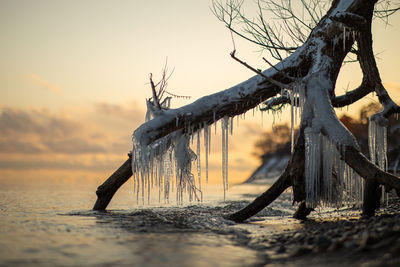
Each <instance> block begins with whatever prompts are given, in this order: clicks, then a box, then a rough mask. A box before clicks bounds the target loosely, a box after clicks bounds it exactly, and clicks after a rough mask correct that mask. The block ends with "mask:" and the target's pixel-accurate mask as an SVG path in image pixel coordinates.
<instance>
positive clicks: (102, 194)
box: [93, 157, 132, 210]
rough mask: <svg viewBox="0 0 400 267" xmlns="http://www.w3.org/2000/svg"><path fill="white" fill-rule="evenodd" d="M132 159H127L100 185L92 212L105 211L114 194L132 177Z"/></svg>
mask: <svg viewBox="0 0 400 267" xmlns="http://www.w3.org/2000/svg"><path fill="white" fill-rule="evenodd" d="M131 164H132V158H131V157H129V159H127V160H126V161H125V162H124V163H123V164H122V165H121V167H119V168H118V170H116V171H115V172H114V173H113V174H112V175H111V176H110V177H109V178H108V179H107V180H106V181H105V182H104V183H103V184H102V185H100V186H99V187H98V188H97V191H96V195H97V201H96V203H95V204H94V206H93V210H105V209H106V208H107V206H108V204H109V203H110V201H111V199H112V197H113V196H114V194H115V192H117V190H118V189H119V188H120V187H121V186H122V185H123V184H124V183H125V182H126V181H128V180H129V178H130V177H131V176H132V165H131Z"/></svg>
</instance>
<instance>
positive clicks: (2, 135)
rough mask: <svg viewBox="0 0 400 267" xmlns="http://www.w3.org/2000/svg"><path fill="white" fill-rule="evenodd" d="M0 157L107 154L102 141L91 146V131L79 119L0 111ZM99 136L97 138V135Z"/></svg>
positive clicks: (26, 111)
mask: <svg viewBox="0 0 400 267" xmlns="http://www.w3.org/2000/svg"><path fill="white" fill-rule="evenodd" d="M0 112H1V113H0V153H29V154H35V153H39V154H41V153H61V154H83V153H100V152H104V151H106V149H105V148H104V146H103V142H101V141H102V140H96V142H93V141H92V140H91V139H90V136H93V135H95V134H89V132H90V129H87V127H85V126H84V122H81V121H79V120H78V119H75V120H74V119H70V118H67V117H65V116H62V115H56V114H53V113H51V112H50V111H48V110H46V109H43V110H23V109H16V108H2V109H0ZM98 135H100V134H98Z"/></svg>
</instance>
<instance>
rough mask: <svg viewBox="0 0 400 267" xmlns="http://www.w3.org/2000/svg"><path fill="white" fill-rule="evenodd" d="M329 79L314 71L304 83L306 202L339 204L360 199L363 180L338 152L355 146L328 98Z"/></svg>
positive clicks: (338, 205) (327, 204)
mask: <svg viewBox="0 0 400 267" xmlns="http://www.w3.org/2000/svg"><path fill="white" fill-rule="evenodd" d="M330 88H332V84H331V83H330V81H329V78H327V77H324V75H321V74H318V73H316V74H315V75H313V77H312V79H310V80H309V81H308V83H307V99H306V101H307V104H306V105H305V107H304V111H303V118H302V119H304V120H307V121H308V122H309V126H308V127H306V128H305V130H304V135H305V173H304V174H305V181H306V204H307V206H308V207H311V208H314V207H316V206H317V205H322V206H332V207H340V206H342V205H354V204H355V205H359V204H360V203H361V202H362V192H363V181H362V179H361V178H360V177H359V175H357V174H356V173H355V172H354V171H353V170H352V169H351V168H350V167H349V166H348V165H347V164H346V163H345V162H344V159H342V158H341V157H340V155H345V151H344V148H345V147H346V146H353V147H356V148H358V145H357V143H356V141H355V139H354V137H353V136H352V135H351V134H350V133H349V132H348V130H347V129H346V128H345V127H344V126H343V125H342V124H341V122H340V121H339V120H338V118H337V117H336V115H335V112H334V110H333V107H332V105H331V103H330V101H329V97H328V96H329V89H330Z"/></svg>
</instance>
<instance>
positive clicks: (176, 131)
mask: <svg viewBox="0 0 400 267" xmlns="http://www.w3.org/2000/svg"><path fill="white" fill-rule="evenodd" d="M298 2H299V3H300V7H299V6H297V5H294V4H292V1H290V0H282V1H266V0H265V1H261V0H260V1H258V7H259V11H260V12H259V17H258V18H257V19H254V20H251V19H248V18H246V17H245V16H244V15H243V13H242V11H241V8H240V7H241V1H234V0H228V2H226V3H220V2H214V5H213V7H214V8H213V11H214V13H215V15H216V16H217V17H218V18H219V19H220V20H221V21H223V22H224V23H225V24H226V26H227V27H228V28H229V29H230V30H231V31H232V32H233V33H236V34H238V35H240V36H242V37H244V38H246V39H248V40H249V41H252V42H255V43H257V44H259V45H260V46H261V47H262V48H263V49H265V50H266V51H267V52H269V53H270V55H271V57H273V58H275V59H276V60H278V61H279V62H278V63H277V64H275V65H273V64H271V63H270V62H269V61H268V60H266V62H267V63H268V64H270V67H269V68H268V69H267V70H265V71H259V70H257V69H255V68H252V67H251V66H249V65H247V64H246V63H245V62H243V61H242V60H241V59H239V58H237V57H236V55H235V51H233V52H232V54H231V55H232V57H233V58H234V59H235V60H237V61H238V62H240V63H241V64H243V65H244V66H245V67H247V68H250V69H252V70H253V71H254V72H256V75H255V76H254V77H252V78H250V79H249V80H247V81H244V82H242V83H240V84H238V85H235V86H233V87H231V88H229V89H226V90H224V91H220V92H218V93H215V94H212V95H209V96H205V97H203V98H200V99H198V100H196V101H195V102H193V103H191V104H188V105H186V106H183V107H180V108H177V109H163V108H162V107H161V105H160V104H157V96H153V99H152V101H153V102H152V103H153V106H156V108H157V112H156V113H157V114H156V116H154V117H153V118H152V119H151V120H149V121H147V122H145V123H144V124H142V125H141V126H140V127H138V128H137V129H136V130H135V131H134V133H133V143H134V146H133V150H132V153H131V154H130V158H129V159H128V160H127V161H126V162H125V163H124V164H123V165H122V166H121V167H120V168H119V169H118V170H117V171H116V172H115V173H114V174H113V175H112V176H111V177H110V178H109V179H108V180H107V181H106V182H105V183H104V184H103V185H101V186H100V187H99V188H98V190H97V192H96V193H97V195H98V200H97V202H96V204H95V206H94V209H96V210H101V209H105V208H106V206H107V205H108V203H109V201H110V200H111V198H112V196H113V195H114V193H115V192H116V190H118V188H119V187H120V186H121V185H122V184H123V183H124V182H125V181H126V180H128V179H129V177H130V176H131V175H132V170H133V174H134V177H135V179H136V182H137V185H138V187H140V188H142V190H144V189H143V188H144V187H145V186H148V185H149V183H150V181H151V179H153V178H154V176H157V177H159V179H160V177H161V176H162V177H164V178H163V179H164V180H162V181H163V182H164V184H165V185H166V183H165V181H166V180H165V179H166V178H165V177H169V176H168V175H169V174H167V176H165V171H164V170H165V168H166V169H167V172H171V170H173V171H174V172H175V179H177V180H176V181H177V182H180V181H182V180H180V179H181V176H180V174H181V173H182V172H184V171H185V170H187V168H186V167H184V166H187V165H184V166H181V165H180V164H179V162H180V161H182V160H184V159H185V157H183V158H182V155H183V156H185V155H184V154H185V153H183V154H180V155H179V153H176V151H178V150H179V144H184V143H185V142H183V143H180V142H177V141H176V140H178V139H179V138H184V140H188V139H190V138H197V140H200V133H203V134H204V143H205V144H206V148H207V147H208V142H209V138H210V128H211V127H210V126H211V125H212V124H215V123H216V122H217V121H219V120H221V125H222V129H223V132H222V136H223V137H222V138H223V142H222V143H223V150H224V152H223V158H224V164H223V165H224V166H223V169H224V170H225V171H224V173H223V176H224V177H225V175H226V173H227V171H228V170H227V169H226V161H227V156H228V155H227V152H226V151H227V143H228V142H227V140H228V136H229V129H230V127H231V125H232V118H233V117H235V116H238V115H241V114H243V113H244V112H246V111H248V110H250V109H252V108H255V107H257V106H259V105H263V109H270V108H273V107H276V106H279V105H284V104H288V105H290V106H291V110H292V117H293V119H292V124H293V122H294V121H295V120H296V116H297V117H299V118H300V119H299V120H300V124H299V134H298V137H297V138H296V139H294V137H292V138H291V140H292V149H291V158H290V160H289V163H288V165H287V167H286V169H285V171H284V172H283V173H282V175H281V176H280V177H279V178H278V179H277V181H276V182H275V183H274V184H273V185H272V186H271V187H270V188H269V189H268V190H267V191H266V192H265V193H263V194H262V195H260V196H259V197H258V198H256V199H255V200H254V201H253V202H252V203H250V204H249V205H248V206H247V207H245V208H244V209H242V210H240V211H238V212H236V213H234V214H232V215H231V216H230V218H231V219H232V220H234V221H237V222H239V221H243V220H245V219H247V218H249V217H251V216H252V215H254V214H256V213H257V212H259V211H260V210H262V209H263V208H264V207H266V206H268V205H269V204H270V203H271V202H273V201H274V200H275V199H276V198H277V197H278V196H279V195H280V194H281V193H282V192H283V191H284V190H286V189H287V188H289V187H292V189H293V200H294V202H298V203H300V204H299V208H298V211H297V212H296V214H295V216H296V217H297V218H303V217H305V216H307V215H308V213H309V212H310V211H311V210H312V209H313V208H315V207H316V206H317V205H327V206H339V205H342V204H345V203H357V202H359V201H361V198H363V200H362V202H363V203H362V206H363V213H364V214H365V215H373V214H374V212H375V209H376V207H377V202H378V201H379V195H380V191H379V190H380V187H381V186H384V187H385V189H386V190H387V191H389V190H391V189H395V190H396V191H397V193H400V179H399V177H397V176H395V175H393V174H390V173H388V172H386V167H385V166H386V165H387V158H386V149H387V145H386V139H385V138H386V125H387V121H388V118H389V117H390V116H391V115H393V114H398V113H399V112H400V107H399V106H398V105H397V104H396V103H395V102H394V101H393V100H392V99H391V97H390V96H389V94H388V92H387V91H386V89H385V87H384V86H383V84H382V81H381V78H380V75H379V70H378V67H377V64H376V62H375V56H374V53H373V47H372V33H371V25H372V22H373V17H374V16H375V17H380V18H382V19H387V18H388V16H390V15H391V14H393V13H395V12H396V11H397V10H399V6H395V5H390V1H383V2H379V3H377V0H362V1H361V0H334V1H332V2H329V3H326V1H315V0H310V1H303V0H301V1H298ZM325 3H326V4H325ZM324 5H326V10H325V6H324ZM328 5H329V6H328ZM296 10H298V11H299V13H298V12H296ZM265 12H270V13H271V14H272V15H273V16H275V18H278V19H279V20H273V19H269V20H268V21H267V20H266V19H265V18H266V16H267V15H266V13H265ZM299 14H301V15H299ZM278 21H279V22H280V23H278ZM237 22H239V24H241V25H244V28H243V29H242V30H240V29H239V30H238V29H236V28H235V26H236V25H237ZM268 22H269V23H268ZM349 55H354V56H353V59H352V57H350V58H349V57H348V56H349ZM354 57H355V59H354ZM345 60H352V61H354V60H355V61H358V63H359V65H360V68H361V70H362V74H363V79H362V83H361V84H360V85H359V86H358V87H357V88H354V89H353V90H350V91H348V92H347V93H345V94H344V95H336V92H335V89H336V80H337V77H338V74H339V71H340V70H341V67H342V65H343V62H344V61H345ZM369 93H375V94H376V95H377V96H378V99H379V102H380V103H381V105H382V108H381V110H380V111H379V112H377V113H375V114H372V115H371V116H370V117H369V123H370V127H369V128H370V133H369V136H370V138H369V142H370V143H369V147H370V157H369V158H367V157H366V156H364V155H363V154H362V153H361V152H360V148H359V145H358V144H357V141H356V140H355V138H354V136H353V135H352V134H351V133H350V132H349V131H348V129H346V127H345V126H344V125H343V124H342V123H341V122H340V121H339V119H338V118H337V115H336V113H335V108H339V107H344V106H348V105H351V104H353V103H355V102H357V101H358V100H360V99H361V98H363V97H365V96H367V94H369ZM159 100H160V99H159ZM291 132H292V135H293V132H294V131H293V130H292V131H291ZM198 144H200V142H199V141H198ZM184 146H185V147H187V144H184ZM169 149H172V151H175V152H173V154H167V155H174V157H175V161H174V162H175V163H173V164H174V165H173V166H171V164H170V165H168V164H164V163H165V160H164V159H162V158H163V157H165V155H166V154H165V152H166V151H168V150H169ZM206 150H207V149H206ZM197 152H198V153H199V152H200V150H199V149H198V151H197ZM208 152H209V151H207V152H206V153H207V154H208ZM197 156H199V155H197ZM187 157H189V155H187ZM190 157H191V156H190ZM155 160H156V161H157V162H161V164H159V166H154V164H153V163H154V162H155ZM186 160H187V161H189V162H190V160H191V159H188V158H186ZM167 162H168V160H167ZM169 162H170V163H171V162H172V161H169ZM177 162H178V163H177ZM166 165H167V166H166ZM185 168H186V169H185ZM189 172H190V170H189ZM188 175H189V174H188ZM189 176H190V175H189ZM189 180H190V179H189ZM189 180H185V181H189ZM363 181H365V185H364V182H363ZM224 183H225V180H224ZM189 184H190V183H189ZM192 189H193V187H191V186H189V191H190V190H192ZM194 190H195V189H194Z"/></svg>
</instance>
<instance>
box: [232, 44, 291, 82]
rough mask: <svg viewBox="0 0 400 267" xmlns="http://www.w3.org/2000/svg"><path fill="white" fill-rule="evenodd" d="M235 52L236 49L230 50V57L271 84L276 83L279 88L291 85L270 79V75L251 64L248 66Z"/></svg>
mask: <svg viewBox="0 0 400 267" xmlns="http://www.w3.org/2000/svg"><path fill="white" fill-rule="evenodd" d="M235 53H236V50H233V51H232V52H231V57H232V58H233V59H234V60H236V61H237V62H239V63H240V64H242V65H243V66H245V67H246V68H248V69H250V70H252V71H253V72H255V73H257V74H258V75H260V76H261V77H263V78H265V79H266V80H267V81H268V82H270V83H272V84H274V85H276V86H279V87H281V88H291V87H292V86H291V85H289V84H283V83H281V82H278V81H276V80H274V79H272V78H271V77H268V76H266V75H265V74H264V73H262V72H261V71H259V70H256V69H255V68H253V67H252V66H250V65H249V64H247V63H246V62H244V61H242V60H240V59H239V58H237V57H236V56H235Z"/></svg>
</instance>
